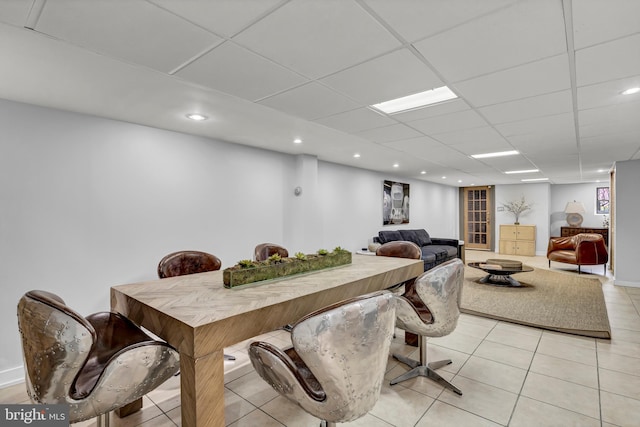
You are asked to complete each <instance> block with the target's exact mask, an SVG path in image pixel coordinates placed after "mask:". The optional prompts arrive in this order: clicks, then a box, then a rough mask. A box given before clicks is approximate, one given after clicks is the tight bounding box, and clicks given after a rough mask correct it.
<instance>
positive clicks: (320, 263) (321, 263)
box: [222, 251, 351, 288]
mask: <svg viewBox="0 0 640 427" xmlns="http://www.w3.org/2000/svg"><path fill="white" fill-rule="evenodd" d="M346 264H351V252H349V251H340V252H331V253H328V254H326V255H307V259H306V260H302V259H297V258H283V260H282V261H281V262H274V263H265V264H258V265H256V266H254V267H248V268H243V267H240V266H239V265H234V266H233V267H229V268H225V269H224V270H223V272H222V279H223V282H224V287H225V288H234V287H236V286H242V285H247V284H250V283H256V282H263V281H266V280H273V279H279V278H283V277H290V276H295V275H298V274H304V273H308V272H312V271H318V270H324V269H327V268H333V267H338V266H340V265H346Z"/></svg>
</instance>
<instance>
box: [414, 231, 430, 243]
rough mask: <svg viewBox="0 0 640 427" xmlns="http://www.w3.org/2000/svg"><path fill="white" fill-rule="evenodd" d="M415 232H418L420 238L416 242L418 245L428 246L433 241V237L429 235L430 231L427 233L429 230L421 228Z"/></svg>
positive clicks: (417, 235) (417, 236)
mask: <svg viewBox="0 0 640 427" xmlns="http://www.w3.org/2000/svg"><path fill="white" fill-rule="evenodd" d="M415 232H416V238H417V239H418V241H417V242H416V244H417V245H418V246H426V245H430V244H431V243H432V242H431V237H429V233H427V230H425V229H420V230H415Z"/></svg>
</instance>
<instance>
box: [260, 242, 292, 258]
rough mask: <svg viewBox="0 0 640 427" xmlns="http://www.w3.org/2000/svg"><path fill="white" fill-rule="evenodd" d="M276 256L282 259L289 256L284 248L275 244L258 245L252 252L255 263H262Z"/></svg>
mask: <svg viewBox="0 0 640 427" xmlns="http://www.w3.org/2000/svg"><path fill="white" fill-rule="evenodd" d="M275 254H278V255H280V256H281V257H282V258H286V257H288V256H289V251H287V249H286V248H284V247H282V246H280V245H276V244H275V243H260V244H259V245H257V246H256V247H255V249H254V251H253V258H254V259H255V260H256V261H264V260H266V259H268V258H269V257H270V256H271V255H275Z"/></svg>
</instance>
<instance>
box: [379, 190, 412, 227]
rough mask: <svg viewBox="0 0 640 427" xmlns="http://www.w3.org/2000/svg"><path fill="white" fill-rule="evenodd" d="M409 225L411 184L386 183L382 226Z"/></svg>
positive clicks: (383, 191)
mask: <svg viewBox="0 0 640 427" xmlns="http://www.w3.org/2000/svg"><path fill="white" fill-rule="evenodd" d="M408 223H409V184H403V183H401V182H395V181H386V180H385V181H384V182H383V185H382V225H391V224H408Z"/></svg>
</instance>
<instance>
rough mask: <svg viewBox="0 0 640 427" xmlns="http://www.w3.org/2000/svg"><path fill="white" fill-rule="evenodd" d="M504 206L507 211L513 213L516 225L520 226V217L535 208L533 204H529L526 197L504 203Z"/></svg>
mask: <svg viewBox="0 0 640 427" xmlns="http://www.w3.org/2000/svg"><path fill="white" fill-rule="evenodd" d="M502 206H503V207H504V208H505V209H506V210H507V212H511V213H512V214H513V215H514V216H515V222H514V224H515V225H519V224H520V215H522V213H524V212H526V211H528V210H530V209H531V208H532V207H533V203H528V202H527V201H526V200H525V199H524V196H522V197H521V198H520V200H514V201H512V202H507V203H503V204H502Z"/></svg>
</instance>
